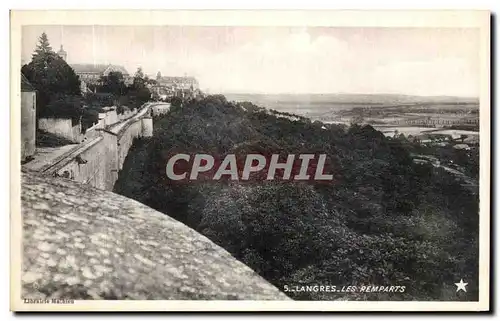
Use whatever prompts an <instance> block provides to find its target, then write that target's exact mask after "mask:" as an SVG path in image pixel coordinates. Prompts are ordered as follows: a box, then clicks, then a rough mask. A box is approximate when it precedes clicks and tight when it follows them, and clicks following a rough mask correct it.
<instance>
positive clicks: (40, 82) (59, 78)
mask: <svg viewBox="0 0 500 321" xmlns="http://www.w3.org/2000/svg"><path fill="white" fill-rule="evenodd" d="M21 71H22V73H23V74H24V75H25V76H26V78H28V80H29V81H30V83H31V84H32V85H33V86H34V87H35V89H36V90H37V114H38V115H39V116H40V115H43V116H66V112H68V114H69V115H74V114H75V111H73V110H65V109H72V108H76V107H75V105H74V104H69V105H68V106H66V107H64V108H63V109H61V110H53V109H51V110H48V109H47V108H46V107H47V106H48V105H49V104H50V103H51V102H52V101H55V100H57V101H60V100H61V99H63V98H64V97H65V96H80V94H81V91H80V79H79V78H78V76H77V75H76V74H75V72H74V70H73V68H71V67H70V66H69V65H68V64H67V63H66V62H65V61H64V60H63V59H62V58H61V57H59V56H58V55H57V54H56V53H55V52H54V51H53V50H52V47H51V46H50V43H49V39H48V37H47V34H45V32H44V33H42V35H41V36H40V38H39V42H38V45H37V46H36V48H35V51H34V53H33V56H32V59H31V62H30V63H29V64H26V65H24V66H23V67H22V68H21ZM77 107H78V106H77ZM78 108H79V107H78ZM53 113H60V115H54V114H53ZM76 114H78V112H77V113H76Z"/></svg>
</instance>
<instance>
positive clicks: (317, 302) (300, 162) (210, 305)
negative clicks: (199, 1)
mask: <svg viewBox="0 0 500 321" xmlns="http://www.w3.org/2000/svg"><path fill="white" fill-rule="evenodd" d="M10 45H11V126H12V129H11V146H12V147H11V178H10V179H11V309H12V310H14V311H488V310H489V309H490V302H489V295H490V257H489V253H490V235H489V231H490V208H489V206H490V195H489V193H490V13H489V12H487V11H300V10H295V11H244V10H241V11H231V10H226V11H208V10H205V11H204V10H199V11H132V10H130V11H50V10H49V11H12V12H11V43H10Z"/></svg>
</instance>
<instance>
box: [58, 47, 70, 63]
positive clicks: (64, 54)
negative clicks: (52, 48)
mask: <svg viewBox="0 0 500 321" xmlns="http://www.w3.org/2000/svg"><path fill="white" fill-rule="evenodd" d="M57 55H58V56H59V57H61V58H62V59H63V60H64V61H66V57H67V56H68V54H67V53H66V51H64V49H63V45H61V49H59V51H58V52H57Z"/></svg>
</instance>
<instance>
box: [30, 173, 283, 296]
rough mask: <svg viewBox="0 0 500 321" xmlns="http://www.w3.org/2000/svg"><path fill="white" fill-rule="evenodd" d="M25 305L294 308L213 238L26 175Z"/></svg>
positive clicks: (121, 202)
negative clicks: (96, 302)
mask: <svg viewBox="0 0 500 321" xmlns="http://www.w3.org/2000/svg"><path fill="white" fill-rule="evenodd" d="M21 184H22V188H21V191H22V192H21V207H22V220H23V246H22V254H23V257H22V297H23V298H29V299H52V298H57V299H75V300H77V299H121V300H123V299H134V300H146V299H149V300H151V299H153V300H167V299H176V300H197V299H202V300H211V299H214V300H233V299H245V300H287V299H288V297H286V296H285V295H284V294H283V293H281V292H280V291H278V290H277V289H276V288H275V287H274V286H272V285H271V284H269V283H268V282H267V281H265V280H264V279H263V278H261V277H260V276H258V275H257V274H256V273H255V272H254V271H252V270H251V269H250V268H248V267H247V266H245V265H244V264H242V263H241V262H239V261H237V260H236V259H234V258H233V257H232V256H231V255H230V254H229V253H228V252H226V251H225V250H224V249H222V248H221V247H219V246H217V245H215V244H214V243H212V242H211V241H210V240H208V239H207V238H206V237H204V236H202V235H200V234H199V233H197V232H196V231H194V230H192V229H190V228H189V227H187V226H185V225H184V224H182V223H179V222H177V221H175V220H174V219H172V218H170V217H169V216H167V215H164V214H162V213H159V212H157V211H155V210H153V209H151V208H149V207H147V206H145V205H143V204H141V203H138V202H136V201H134V200H131V199H128V198H126V197H123V196H121V195H118V194H114V193H112V192H108V191H104V190H99V189H96V188H94V187H92V186H90V185H84V184H80V183H77V182H75V181H72V180H69V179H63V178H53V177H46V176H40V175H39V174H35V173H22V182H21Z"/></svg>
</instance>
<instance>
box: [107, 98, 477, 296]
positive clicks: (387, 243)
mask: <svg viewBox="0 0 500 321" xmlns="http://www.w3.org/2000/svg"><path fill="white" fill-rule="evenodd" d="M281 116H282V115H280V113H278V112H273V113H271V112H268V111H266V110H264V109H262V108H260V107H257V106H255V105H253V104H251V103H232V102H228V101H226V99H225V98H224V97H223V96H209V97H207V98H204V99H203V100H197V101H194V100H193V101H191V102H186V103H185V104H184V105H183V107H182V108H181V107H180V106H178V105H174V106H172V110H171V112H170V113H169V114H167V115H165V116H163V117H162V118H157V119H155V124H154V126H155V132H154V137H152V138H149V139H142V140H137V141H136V142H135V144H134V146H133V147H132V149H131V150H130V152H129V156H128V157H127V159H126V162H125V165H124V169H123V170H122V172H121V173H120V177H119V180H118V182H117V184H116V186H115V191H116V192H118V193H121V194H123V195H125V196H128V197H131V198H134V199H136V200H138V201H140V202H142V203H144V204H146V205H148V206H151V207H153V208H155V209H157V210H159V211H162V212H164V213H166V214H168V215H169V216H172V217H174V218H176V219H178V220H180V221H182V222H184V223H186V224H187V225H189V226H190V227H192V228H193V229H195V230H197V231H199V232H200V233H202V234H204V235H205V236H207V237H208V238H210V239H211V240H213V241H214V242H215V243H217V244H219V245H220V246H222V247H224V248H225V249H226V250H228V251H229V252H230V253H231V254H232V255H233V256H235V257H236V258H238V259H239V260H240V261H242V262H244V263H245V264H247V265H248V266H249V267H251V268H252V269H254V270H255V271H256V272H257V273H259V274H260V275H261V276H263V277H264V278H265V279H267V280H268V281H270V282H271V283H273V284H274V285H276V286H277V287H278V288H279V289H281V290H282V291H283V290H284V288H285V286H288V287H294V288H297V289H300V286H302V285H304V286H306V285H335V286H337V287H341V286H343V285H345V286H352V285H355V286H361V285H377V286H381V285H384V286H390V285H393V286H396V285H399V286H405V287H406V291H405V292H404V293H338V292H337V293H332V292H314V291H312V292H305V291H296V292H286V294H287V295H289V296H290V297H292V298H294V299H298V300H335V299H341V300H477V299H478V290H477V289H478V265H477V262H478V197H477V196H475V195H473V194H471V193H470V192H469V191H467V190H466V189H464V188H463V187H462V186H461V185H460V182H458V181H456V179H455V178H454V177H453V176H451V175H450V174H448V173H447V172H445V171H444V170H441V169H439V168H433V167H432V166H431V165H426V164H415V163H414V162H413V161H412V158H411V157H410V153H409V151H408V150H407V149H406V148H405V147H404V146H403V145H401V142H399V141H398V140H396V139H391V138H387V137H384V135H383V134H382V133H381V132H378V131H376V130H375V129H373V128H372V127H371V126H364V127H361V126H358V125H352V126H350V127H346V126H343V125H328V124H322V123H320V122H314V123H311V122H310V121H308V120H307V119H304V118H300V117H297V120H289V119H287V118H285V117H281ZM285 116H287V115H285ZM251 152H258V153H281V154H299V153H326V154H327V155H328V159H330V160H331V164H332V168H333V169H334V177H335V179H334V182H333V183H330V184H324V183H323V184H312V183H310V182H280V181H269V182H259V183H249V182H213V181H206V182H190V183H175V182H172V181H169V180H168V179H167V178H166V174H165V166H166V163H167V158H168V156H169V155H172V154H173V153H188V154H190V153H208V154H211V155H221V156H224V155H226V154H228V153H235V154H238V155H244V154H247V153H251ZM460 279H464V280H465V282H468V283H469V285H468V287H467V290H468V291H467V293H465V292H463V291H461V292H458V293H457V292H456V286H455V285H454V283H456V282H459V281H460Z"/></svg>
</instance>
